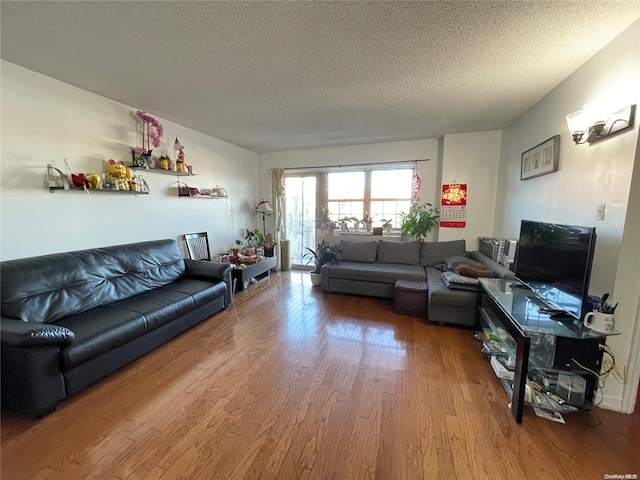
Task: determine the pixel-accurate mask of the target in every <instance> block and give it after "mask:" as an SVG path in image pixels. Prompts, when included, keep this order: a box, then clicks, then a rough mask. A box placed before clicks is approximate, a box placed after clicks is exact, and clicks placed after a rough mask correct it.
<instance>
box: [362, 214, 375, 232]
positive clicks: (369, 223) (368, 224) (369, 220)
mask: <svg viewBox="0 0 640 480" xmlns="http://www.w3.org/2000/svg"><path fill="white" fill-rule="evenodd" d="M373 217H375V215H373V216H371V215H369V212H364V217H362V224H363V225H364V228H365V229H366V230H367V232H370V231H371V228H372V227H373Z"/></svg>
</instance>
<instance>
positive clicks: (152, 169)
mask: <svg viewBox="0 0 640 480" xmlns="http://www.w3.org/2000/svg"><path fill="white" fill-rule="evenodd" d="M129 168H130V169H131V170H144V171H145V172H152V173H162V174H164V175H173V176H174V177H194V176H195V174H193V173H189V172H178V171H176V170H165V169H164V168H155V167H133V166H131V167H129Z"/></svg>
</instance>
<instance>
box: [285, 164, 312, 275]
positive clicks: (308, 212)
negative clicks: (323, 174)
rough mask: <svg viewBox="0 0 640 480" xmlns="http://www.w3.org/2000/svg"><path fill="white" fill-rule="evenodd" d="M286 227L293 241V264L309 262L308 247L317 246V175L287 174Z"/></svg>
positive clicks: (288, 235)
mask: <svg viewBox="0 0 640 480" xmlns="http://www.w3.org/2000/svg"><path fill="white" fill-rule="evenodd" d="M284 184H285V192H286V195H285V215H286V216H285V229H286V238H287V240H289V241H290V242H291V266H292V267H293V268H295V267H299V266H302V265H306V264H307V259H304V258H303V257H304V254H305V253H306V252H307V250H306V247H309V248H312V249H314V250H315V246H316V177H315V175H313V176H303V175H286V176H285V180H284Z"/></svg>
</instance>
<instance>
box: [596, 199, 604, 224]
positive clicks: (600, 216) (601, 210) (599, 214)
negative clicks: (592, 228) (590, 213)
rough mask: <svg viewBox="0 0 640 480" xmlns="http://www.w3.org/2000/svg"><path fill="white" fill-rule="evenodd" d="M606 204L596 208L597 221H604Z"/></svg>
mask: <svg viewBox="0 0 640 480" xmlns="http://www.w3.org/2000/svg"><path fill="white" fill-rule="evenodd" d="M604 206H605V204H604V203H601V204H600V205H598V206H597V208H596V220H600V221H602V220H604Z"/></svg>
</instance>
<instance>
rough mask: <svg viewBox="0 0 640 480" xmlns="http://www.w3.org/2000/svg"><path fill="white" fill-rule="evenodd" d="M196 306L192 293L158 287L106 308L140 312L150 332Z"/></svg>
mask: <svg viewBox="0 0 640 480" xmlns="http://www.w3.org/2000/svg"><path fill="white" fill-rule="evenodd" d="M194 306H195V304H194V301H193V297H192V296H191V295H188V294H186V293H181V292H175V291H171V290H167V289H165V288H157V289H155V290H152V291H150V292H144V293H141V294H140V295H136V296H135V297H131V298H126V299H124V300H120V301H119V302H114V303H112V304H110V305H107V306H106V307H105V308H117V309H125V310H131V311H132V312H136V313H139V314H140V315H142V316H143V318H144V320H145V322H146V323H147V331H148V332H150V331H152V330H155V329H156V328H160V327H162V326H163V325H166V324H167V323H169V322H171V321H172V320H175V319H176V318H179V317H181V316H182V315H185V314H187V313H188V312H190V311H191V310H193V309H194Z"/></svg>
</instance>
